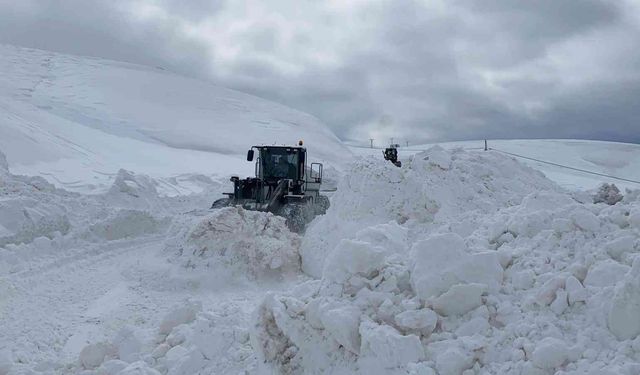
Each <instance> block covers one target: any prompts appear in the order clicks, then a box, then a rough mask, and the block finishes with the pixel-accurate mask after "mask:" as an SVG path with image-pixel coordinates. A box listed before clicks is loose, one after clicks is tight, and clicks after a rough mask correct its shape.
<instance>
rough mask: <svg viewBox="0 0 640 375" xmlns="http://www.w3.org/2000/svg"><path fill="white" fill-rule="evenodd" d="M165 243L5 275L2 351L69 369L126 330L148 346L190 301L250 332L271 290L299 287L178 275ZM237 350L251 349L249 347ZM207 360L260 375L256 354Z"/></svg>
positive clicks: (0, 302) (122, 245)
mask: <svg viewBox="0 0 640 375" xmlns="http://www.w3.org/2000/svg"><path fill="white" fill-rule="evenodd" d="M163 240H164V237H162V238H161V237H159V236H158V237H150V238H149V237H148V238H145V239H138V240H132V241H114V242H111V243H102V244H96V245H91V246H88V247H78V248H74V249H69V250H66V251H65V254H57V255H56V256H54V257H51V258H48V259H41V260H40V261H35V262H32V263H31V264H29V265H28V266H27V267H28V268H27V269H24V270H21V271H19V272H16V273H13V274H10V275H5V276H2V277H0V350H2V349H8V350H10V351H12V352H13V354H14V356H15V357H16V358H14V359H15V360H16V361H19V362H22V363H26V364H29V365H30V366H36V367H37V366H38V364H39V363H43V362H49V363H57V364H60V365H64V364H68V363H71V362H75V361H76V360H77V359H78V354H79V352H80V351H81V350H82V348H83V347H85V346H86V345H87V344H89V343H96V342H100V341H109V340H110V339H112V338H113V337H114V335H115V334H116V333H117V332H118V331H119V330H120V329H121V328H122V327H124V326H133V327H134V328H135V329H136V331H137V332H145V335H146V337H145V340H144V343H145V345H151V343H152V342H153V337H154V335H155V334H156V332H157V329H158V326H159V322H160V321H161V320H162V318H163V317H164V316H165V315H166V314H167V313H168V312H169V311H170V310H172V309H173V308H175V306H176V305H178V304H182V303H184V301H185V300H187V299H194V300H197V301H199V302H201V303H202V304H203V308H204V310H205V311H207V312H209V313H211V314H213V316H215V317H216V318H215V321H216V323H217V324H220V326H221V327H224V326H237V327H248V326H249V322H250V317H251V313H252V312H253V311H254V309H255V308H256V306H257V304H258V302H259V301H260V300H261V298H262V297H263V296H264V295H265V293H266V292H267V291H273V290H283V289H287V288H290V287H291V285H292V284H291V283H293V284H295V283H296V282H297V281H293V280H292V281H291V283H275V284H271V283H265V284H264V285H260V286H257V285H249V284H247V285H243V284H242V283H231V282H229V283H228V284H227V283H224V282H223V283H222V284H221V283H220V280H217V279H215V277H214V276H213V275H212V277H213V278H212V279H211V280H208V279H207V277H202V275H200V276H198V277H195V278H190V277H188V276H185V275H180V274H176V272H175V267H171V266H170V265H169V264H168V263H167V262H166V258H164V257H163V256H162V255H161V254H160V250H161V248H162V245H163ZM209 281H211V282H209ZM213 285H215V287H213ZM234 345H240V346H242V347H244V346H246V347H247V348H246V349H247V351H250V350H249V349H250V348H249V346H248V345H249V343H248V342H245V343H235V344H234ZM210 360H211V366H212V368H216V369H218V370H220V371H221V372H223V373H228V372H231V373H234V372H243V371H249V372H253V371H254V370H255V361H256V359H255V357H254V356H248V357H245V356H243V357H242V358H241V359H237V358H236V359H230V358H227V357H226V356H220V357H218V358H211V359H210ZM46 367H49V366H46ZM56 367H57V366H56Z"/></svg>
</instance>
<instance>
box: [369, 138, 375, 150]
mask: <svg viewBox="0 0 640 375" xmlns="http://www.w3.org/2000/svg"><path fill="white" fill-rule="evenodd" d="M369 141H370V142H371V146H370V147H371V148H373V141H374V139H373V138H369Z"/></svg>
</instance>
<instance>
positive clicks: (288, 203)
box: [211, 141, 329, 233]
mask: <svg viewBox="0 0 640 375" xmlns="http://www.w3.org/2000/svg"><path fill="white" fill-rule="evenodd" d="M256 154H257V158H256V161H255V177H247V178H245V179H240V178H239V177H238V176H232V177H231V182H233V192H231V193H224V195H226V196H227V197H226V198H220V199H218V200H216V201H215V202H213V204H212V205H211V208H212V209H216V208H221V207H227V206H241V207H243V208H244V209H246V210H253V211H263V212H271V213H273V214H275V215H278V216H282V217H284V218H285V219H286V222H287V226H288V227H289V229H290V230H291V231H292V232H296V233H301V232H303V231H304V229H305V227H306V224H307V223H309V222H310V221H311V220H313V218H314V217H315V216H316V215H322V214H324V213H325V212H326V210H327V208H329V198H327V197H326V196H324V195H321V194H320V186H321V185H322V164H321V163H310V164H307V149H306V148H305V147H303V143H302V141H300V142H299V143H298V145H297V146H253V147H251V149H249V151H248V152H247V161H253V160H254V157H255V156H256Z"/></svg>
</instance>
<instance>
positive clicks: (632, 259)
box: [251, 149, 640, 375]
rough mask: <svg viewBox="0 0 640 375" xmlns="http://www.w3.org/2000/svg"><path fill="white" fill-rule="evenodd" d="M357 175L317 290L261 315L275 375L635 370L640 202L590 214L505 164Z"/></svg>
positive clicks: (336, 205) (311, 244) (337, 218)
mask: <svg viewBox="0 0 640 375" xmlns="http://www.w3.org/2000/svg"><path fill="white" fill-rule="evenodd" d="M347 176H348V177H346V178H345V180H344V181H342V182H341V190H340V191H339V192H338V194H337V195H336V197H335V200H334V202H333V204H332V208H331V209H330V210H329V212H328V213H327V215H326V216H325V217H324V218H323V219H321V220H319V221H318V222H316V223H315V225H314V226H312V228H311V231H310V233H309V236H310V237H309V238H307V239H305V243H304V244H303V253H302V256H303V264H304V265H305V270H309V272H310V273H311V274H313V275H317V276H319V279H318V280H313V281H309V282H306V283H304V284H302V285H300V286H298V287H297V288H295V289H294V290H292V291H290V292H287V293H276V294H271V295H269V296H267V297H266V298H265V300H264V301H263V302H262V303H261V305H260V306H259V308H258V311H257V314H256V318H255V323H254V327H253V330H252V337H251V339H252V345H253V346H254V348H255V349H256V350H257V352H258V353H259V356H260V359H261V360H262V362H264V363H265V367H266V368H267V369H271V370H275V371H276V372H278V373H284V374H322V373H362V374H439V375H463V374H464V375H470V374H552V373H563V374H574V375H577V374H590V373H598V374H609V373H611V374H613V373H615V374H629V375H630V374H636V373H638V370H639V365H638V357H637V355H636V354H635V353H637V350H636V348H639V347H640V338H639V337H638V335H639V334H640V323H639V322H640V320H638V319H639V318H638V316H639V314H640V311H639V310H638V308H637V306H638V305H640V287H639V285H640V283H639V282H638V280H640V276H639V275H640V260H636V258H637V253H638V251H640V201H639V200H638V199H637V194H629V197H631V198H625V199H624V200H623V201H621V202H619V203H617V204H615V205H607V204H605V203H600V204H593V203H591V202H592V200H591V199H581V198H580V197H577V196H574V195H571V194H569V193H566V192H563V191H562V190H560V189H559V188H557V187H556V186H555V185H554V184H553V183H551V182H549V181H548V180H546V179H545V178H544V177H543V176H542V175H540V174H538V173H536V172H534V171H532V170H531V169H529V168H527V167H524V166H522V165H521V164H519V163H517V162H515V161H514V160H512V159H510V158H507V157H504V156H502V155H498V154H493V153H484V152H481V153H471V152H463V151H453V152H446V151H443V150H441V149H432V150H430V151H428V152H426V153H424V154H419V155H417V156H416V157H415V158H414V159H413V160H412V161H411V162H410V163H408V164H407V166H406V167H403V168H402V169H398V168H395V167H393V166H388V165H387V164H386V163H382V162H380V163H377V162H374V161H361V162H360V163H359V164H358V165H356V166H355V167H354V168H352V170H351V171H350V173H348V174H347ZM634 196H635V198H633V197H634ZM322 233H324V236H322ZM305 246H306V247H305ZM311 250H314V251H316V252H317V253H314V254H312V255H311V256H310V254H311V253H310V251H311ZM305 258H307V259H305ZM314 262H319V264H313V263H314Z"/></svg>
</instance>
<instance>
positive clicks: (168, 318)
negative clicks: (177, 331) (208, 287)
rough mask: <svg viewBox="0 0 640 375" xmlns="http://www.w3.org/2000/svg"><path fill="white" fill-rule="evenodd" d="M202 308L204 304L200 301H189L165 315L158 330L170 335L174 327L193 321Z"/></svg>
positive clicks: (162, 333)
mask: <svg viewBox="0 0 640 375" xmlns="http://www.w3.org/2000/svg"><path fill="white" fill-rule="evenodd" d="M201 310H202V305H201V304H200V303H199V302H187V303H186V304H185V305H184V306H181V307H178V308H176V309H174V310H172V311H171V312H169V313H168V314H167V315H165V317H164V318H163V319H162V321H161V322H160V328H159V330H158V332H159V333H160V334H161V335H168V334H169V333H171V330H173V328H174V327H177V326H179V325H180V324H185V323H191V322H193V321H194V320H195V319H196V314H197V313H198V312H200V311H201Z"/></svg>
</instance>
